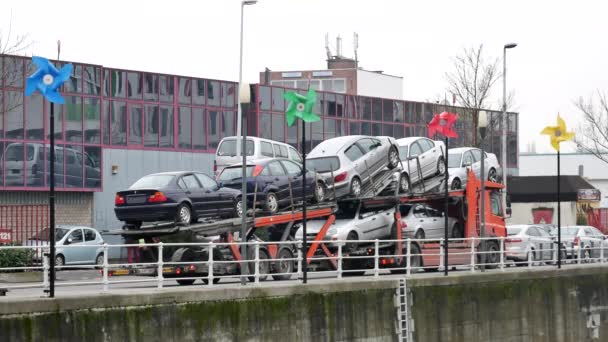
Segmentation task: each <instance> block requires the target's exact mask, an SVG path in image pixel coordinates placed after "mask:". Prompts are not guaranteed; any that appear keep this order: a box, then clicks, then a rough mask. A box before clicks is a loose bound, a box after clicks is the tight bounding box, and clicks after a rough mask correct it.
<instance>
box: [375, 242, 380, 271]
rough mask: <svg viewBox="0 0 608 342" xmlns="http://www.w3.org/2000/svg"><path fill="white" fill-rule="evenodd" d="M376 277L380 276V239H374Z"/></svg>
mask: <svg viewBox="0 0 608 342" xmlns="http://www.w3.org/2000/svg"><path fill="white" fill-rule="evenodd" d="M374 249H375V251H374V278H378V277H379V276H380V252H379V251H378V250H379V249H380V242H379V241H378V239H376V241H374Z"/></svg>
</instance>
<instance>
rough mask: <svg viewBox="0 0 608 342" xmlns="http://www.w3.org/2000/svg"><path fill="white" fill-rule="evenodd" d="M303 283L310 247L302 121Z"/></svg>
mask: <svg viewBox="0 0 608 342" xmlns="http://www.w3.org/2000/svg"><path fill="white" fill-rule="evenodd" d="M301 123H302V233H303V238H302V257H303V258H304V260H303V261H302V272H303V274H302V283H304V284H306V282H307V275H308V274H307V273H308V258H307V257H306V254H307V253H308V247H307V244H306V122H304V121H302V122H301Z"/></svg>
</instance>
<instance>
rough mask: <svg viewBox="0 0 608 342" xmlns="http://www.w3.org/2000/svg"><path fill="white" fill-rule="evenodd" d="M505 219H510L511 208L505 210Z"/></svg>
mask: <svg viewBox="0 0 608 342" xmlns="http://www.w3.org/2000/svg"><path fill="white" fill-rule="evenodd" d="M505 212H506V214H507V217H511V214H512V211H511V207H507V210H505Z"/></svg>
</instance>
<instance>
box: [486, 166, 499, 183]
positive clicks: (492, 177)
mask: <svg viewBox="0 0 608 342" xmlns="http://www.w3.org/2000/svg"><path fill="white" fill-rule="evenodd" d="M488 180H489V181H490V182H494V183H496V182H498V173H497V172H496V169H495V168H491V169H490V171H488Z"/></svg>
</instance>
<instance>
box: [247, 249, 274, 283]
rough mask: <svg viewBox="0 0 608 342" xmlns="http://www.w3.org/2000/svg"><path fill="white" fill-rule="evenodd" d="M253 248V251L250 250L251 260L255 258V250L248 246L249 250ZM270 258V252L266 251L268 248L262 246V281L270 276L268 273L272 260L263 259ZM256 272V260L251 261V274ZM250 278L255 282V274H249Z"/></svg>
mask: <svg viewBox="0 0 608 342" xmlns="http://www.w3.org/2000/svg"><path fill="white" fill-rule="evenodd" d="M249 249H251V252H248V253H249V254H250V259H249V260H254V259H255V251H254V250H253V249H252V248H248V250H249ZM268 259H270V257H269V256H268V252H266V250H264V249H261V248H260V270H259V272H260V275H259V277H260V281H264V280H266V279H267V278H268V273H270V262H269V261H263V260H268ZM254 273H255V261H251V262H249V274H254ZM247 278H248V279H249V281H250V282H254V281H255V276H249V277H247Z"/></svg>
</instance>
